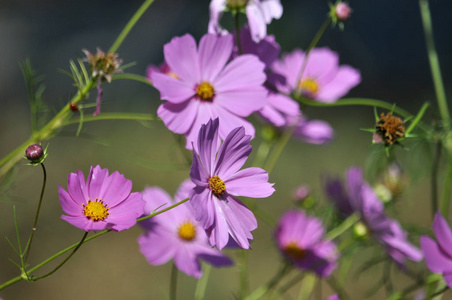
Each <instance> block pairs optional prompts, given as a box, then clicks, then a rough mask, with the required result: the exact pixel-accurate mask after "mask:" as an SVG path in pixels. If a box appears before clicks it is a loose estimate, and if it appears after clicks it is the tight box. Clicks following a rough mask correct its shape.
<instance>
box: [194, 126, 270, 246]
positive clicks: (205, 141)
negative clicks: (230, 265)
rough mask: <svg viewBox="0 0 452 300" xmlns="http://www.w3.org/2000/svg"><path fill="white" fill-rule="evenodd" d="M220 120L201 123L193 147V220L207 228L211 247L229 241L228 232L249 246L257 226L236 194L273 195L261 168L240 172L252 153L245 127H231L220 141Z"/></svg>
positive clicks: (239, 242)
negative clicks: (194, 218) (195, 143)
mask: <svg viewBox="0 0 452 300" xmlns="http://www.w3.org/2000/svg"><path fill="white" fill-rule="evenodd" d="M219 126H220V125H219V120H218V119H215V120H214V121H212V120H210V121H209V122H208V123H207V124H205V125H202V126H201V130H200V131H199V135H198V144H197V147H194V148H195V149H194V150H193V165H192V167H191V172H190V177H191V180H192V181H193V182H194V183H195V184H196V187H195V188H194V189H193V190H192V192H191V194H190V202H191V204H192V206H193V209H194V213H195V217H196V219H197V220H198V221H199V222H200V223H201V225H202V226H203V227H204V229H206V231H207V234H208V236H209V241H210V244H211V245H212V246H217V248H218V249H220V250H221V249H223V247H224V246H225V245H226V244H227V243H228V240H229V235H231V237H232V238H233V239H234V240H235V241H236V242H237V244H239V246H240V247H242V248H245V249H248V248H249V247H250V245H249V241H248V239H252V238H253V236H252V235H251V231H252V230H254V229H256V228H257V221H256V218H255V217H254V215H253V213H252V212H251V211H250V210H249V209H248V208H247V207H246V206H245V205H244V204H243V203H242V202H241V201H240V200H239V199H237V198H236V196H245V197H252V198H265V197H268V196H270V195H271V194H273V192H274V191H275V189H274V188H273V187H272V186H273V184H271V183H268V173H267V172H265V170H263V169H260V168H248V169H244V170H241V171H239V169H240V168H241V167H242V166H243V165H244V164H245V161H246V160H247V158H248V155H249V154H250V153H251V148H252V147H251V145H250V144H249V142H250V140H251V137H250V136H249V135H245V129H244V128H243V127H238V128H235V129H234V130H232V131H231V132H230V133H229V135H228V136H227V137H226V138H225V139H224V142H223V144H221V141H220V139H219V138H218V135H219V133H218V131H219V129H218V127H219Z"/></svg>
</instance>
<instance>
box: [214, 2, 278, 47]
mask: <svg viewBox="0 0 452 300" xmlns="http://www.w3.org/2000/svg"><path fill="white" fill-rule="evenodd" d="M226 9H230V10H236V11H240V10H242V9H244V10H245V11H246V16H247V18H248V24H249V26H250V30H251V35H252V38H253V40H254V41H255V42H259V41H260V40H262V39H263V38H264V37H265V36H266V35H267V24H270V23H271V21H272V19H279V18H281V16H282V13H283V7H282V5H281V2H280V0H248V1H246V0H212V1H211V2H210V21H209V26H208V32H209V33H215V34H218V33H220V34H225V33H226V32H227V31H226V30H224V29H223V28H222V27H221V25H220V19H221V16H222V15H223V12H224V11H225V10H226Z"/></svg>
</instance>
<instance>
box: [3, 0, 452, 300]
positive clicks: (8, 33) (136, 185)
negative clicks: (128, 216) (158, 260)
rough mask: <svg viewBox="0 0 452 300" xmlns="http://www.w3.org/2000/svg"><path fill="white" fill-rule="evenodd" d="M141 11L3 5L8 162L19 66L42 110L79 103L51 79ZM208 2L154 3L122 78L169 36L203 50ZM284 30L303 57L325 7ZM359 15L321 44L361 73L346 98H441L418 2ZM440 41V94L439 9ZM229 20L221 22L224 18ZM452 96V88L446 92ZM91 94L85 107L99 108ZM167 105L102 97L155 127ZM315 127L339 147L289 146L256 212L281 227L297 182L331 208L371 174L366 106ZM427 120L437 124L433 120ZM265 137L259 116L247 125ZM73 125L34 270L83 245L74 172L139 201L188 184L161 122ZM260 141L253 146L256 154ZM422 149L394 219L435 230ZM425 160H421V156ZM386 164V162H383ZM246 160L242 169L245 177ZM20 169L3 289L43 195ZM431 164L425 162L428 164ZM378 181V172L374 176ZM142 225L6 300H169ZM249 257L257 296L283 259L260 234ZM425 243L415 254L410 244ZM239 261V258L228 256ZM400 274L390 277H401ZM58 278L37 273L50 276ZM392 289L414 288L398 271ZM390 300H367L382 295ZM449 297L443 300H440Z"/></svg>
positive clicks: (443, 9) (149, 94)
mask: <svg viewBox="0 0 452 300" xmlns="http://www.w3.org/2000/svg"><path fill="white" fill-rule="evenodd" d="M140 4H141V1H136V0H130V1H119V0H116V1H106V0H101V1H85V0H83V1H51V0H35V1H31V0H27V1H12V0H11V1H8V0H3V1H1V3H0V39H1V41H2V42H1V43H0V71H1V75H0V76H1V80H0V104H1V112H2V117H1V118H0V138H1V144H0V145H1V146H0V157H3V156H5V155H6V154H7V153H9V152H10V151H12V150H13V149H14V148H15V147H17V146H18V145H20V144H21V143H22V142H23V141H25V140H26V139H28V137H29V135H30V117H29V107H28V100H27V93H26V90H25V85H24V81H23V78H22V75H21V72H20V68H19V66H18V62H20V61H23V60H24V59H25V58H27V57H29V58H30V60H31V63H32V65H33V66H34V68H35V69H36V70H37V71H38V73H39V74H42V75H43V76H44V77H45V85H46V91H45V94H44V99H45V100H46V102H47V104H48V105H49V106H50V107H51V112H50V113H51V114H54V113H56V112H57V111H59V109H61V107H63V105H65V104H66V103H67V101H68V99H70V97H71V96H73V95H74V94H75V92H76V89H75V88H74V87H72V86H71V85H72V82H71V80H70V79H69V78H67V77H65V76H64V75H62V74H61V73H59V72H58V71H57V69H58V68H61V69H64V70H69V64H68V62H69V60H70V59H76V58H78V57H83V53H82V52H81V49H83V48H86V49H88V50H90V51H91V52H94V51H95V49H96V47H100V48H102V49H104V50H106V49H108V48H109V47H110V45H111V44H112V42H113V41H114V39H115V38H116V36H117V34H118V33H119V32H120V30H121V29H122V28H123V26H124V25H125V24H126V22H127V21H128V19H129V18H130V17H131V16H132V14H133V13H134V12H135V10H136V9H137V8H138V7H139V5H140ZM208 4H209V1H184V0H165V1H159V0H157V1H156V2H155V3H154V4H153V5H152V6H151V7H150V9H149V11H148V12H147V13H146V14H145V15H144V16H143V18H142V19H141V20H140V21H139V22H138V24H137V25H136V27H135V28H134V29H133V31H132V32H131V33H130V35H129V37H128V38H127V39H126V40H125V43H124V44H123V45H122V46H121V48H120V49H119V50H118V53H119V54H120V57H121V58H122V59H123V60H124V63H129V62H136V65H135V66H134V67H132V68H130V69H129V70H128V72H131V73H137V74H145V70H146V67H147V66H148V65H149V64H160V62H161V61H162V60H163V51H162V49H163V45H164V44H165V43H167V42H169V41H170V40H171V38H172V37H173V36H176V35H182V34H185V33H187V32H188V33H191V34H192V35H194V36H195V37H196V38H197V39H199V37H201V36H202V35H203V34H204V33H205V31H206V28H207V22H208ZM282 4H283V6H284V10H285V11H284V14H283V17H282V19H281V20H276V21H273V23H272V24H271V25H270V26H269V29H268V31H269V32H270V33H272V34H275V36H276V39H277V41H278V42H279V43H280V44H281V48H282V49H283V51H285V52H288V51H291V50H293V49H294V48H296V47H300V48H304V49H305V48H306V47H307V45H308V44H309V43H310V41H311V39H312V38H313V36H314V35H315V32H316V31H317V29H318V28H319V27H320V25H321V24H322V23H323V21H324V19H325V17H326V13H327V11H328V5H327V2H326V1H317V0H315V1H314V0H310V1H284V0H282ZM350 4H351V6H352V7H353V15H352V18H351V20H350V21H349V22H347V23H346V25H345V31H343V32H342V31H340V30H339V29H338V28H334V29H332V28H329V29H328V30H327V32H326V34H325V36H324V37H323V38H322V39H321V40H320V43H319V46H327V47H330V48H331V49H332V50H334V51H337V52H338V53H339V54H340V62H341V64H349V65H351V66H353V67H355V68H357V69H359V70H360V71H361V73H362V79H363V81H362V83H361V84H360V85H359V86H358V87H356V88H355V89H353V90H352V91H351V92H350V93H349V96H351V97H369V98H375V99H382V100H386V101H389V102H394V103H397V105H399V106H401V107H403V108H405V109H407V110H408V111H410V112H412V113H415V112H416V111H417V109H418V108H419V107H420V106H421V104H422V103H423V102H425V101H434V99H435V95H434V91H433V87H432V81H431V77H430V71H429V65H428V61H427V57H426V51H425V45H424V39H423V33H422V26H421V21H420V14H419V8H418V4H417V2H416V1H410V3H408V1H351V3H350ZM431 5H432V15H433V21H434V24H433V25H434V29H435V35H436V36H435V37H436V42H437V47H438V54H439V58H440V61H441V64H442V70H443V76H444V81H445V86H446V88H448V87H450V86H451V82H452V73H451V72H450V71H449V70H450V69H451V67H452V59H451V56H450V55H448V54H449V53H450V52H451V47H452V40H451V39H450V31H449V29H450V27H451V21H450V18H449V17H448V11H450V9H451V8H452V5H451V4H450V3H443V2H439V1H433V2H432V4H431ZM229 17H230V16H229V15H225V19H226V22H227V18H229ZM448 92H449V93H448V94H450V88H448ZM94 99H95V91H93V92H92V93H91V95H90V101H92V102H93V101H94ZM160 103H161V101H160V100H159V93H158V92H157V91H156V90H154V89H153V88H152V87H149V86H146V85H144V84H140V83H137V82H129V81H115V82H114V83H113V84H110V85H105V86H104V98H103V104H102V111H103V112H112V111H122V112H140V113H149V114H151V115H156V109H157V107H158V105H159V104H160ZM304 113H306V114H307V115H308V116H309V117H311V118H320V119H325V120H327V121H328V122H330V123H331V125H332V126H333V127H334V128H335V140H334V141H333V143H331V144H330V145H328V146H314V145H308V144H304V143H301V142H300V141H297V140H292V141H290V142H289V145H288V146H287V148H286V149H285V150H284V153H283V155H282V156H281V158H280V160H279V162H278V164H277V166H276V168H275V169H274V171H273V172H272V173H271V174H270V181H271V182H275V188H276V190H277V192H276V193H275V194H274V195H273V196H271V197H270V198H268V199H261V200H257V203H258V204H259V205H260V206H261V207H262V209H264V210H266V211H267V212H270V213H271V214H272V215H273V216H274V217H275V218H278V217H279V216H281V214H282V213H283V212H284V211H286V210H287V209H289V208H292V207H293V200H292V192H293V190H294V189H295V188H296V186H297V185H299V184H308V185H309V186H310V187H311V188H312V189H313V190H314V196H315V197H316V200H317V201H321V202H324V201H325V197H324V194H323V192H322V188H321V187H322V181H321V179H322V176H323V177H324V176H326V175H330V174H334V175H339V176H343V173H344V171H345V170H346V168H348V167H349V166H352V165H357V166H361V167H364V166H365V163H366V158H367V157H368V156H369V154H370V153H380V154H381V148H382V147H378V146H371V143H370V141H371V134H369V133H366V132H364V131H360V130H359V128H367V127H372V126H373V125H374V123H375V121H374V117H373V111H372V109H371V108H358V107H343V108H334V109H327V108H325V109H321V108H306V109H305V110H304ZM426 118H427V119H431V118H435V113H430V112H429V113H428V115H427V116H426ZM251 120H252V121H253V122H255V123H256V124H257V126H258V127H260V125H259V122H257V118H251ZM76 130H77V127H76V126H75V125H74V126H69V127H65V128H63V129H62V130H61V132H60V134H59V136H58V137H57V138H54V139H52V140H51V141H50V147H49V152H50V155H49V157H48V159H47V160H46V167H47V171H48V185H47V190H46V194H45V199H44V204H43V207H42V212H41V216H40V221H39V224H38V231H37V233H36V236H35V240H34V245H33V251H32V253H31V256H30V263H31V265H35V264H37V263H39V262H41V261H42V260H44V259H46V258H47V257H49V256H50V255H51V254H53V253H55V252H57V251H59V250H61V249H63V248H65V247H67V246H68V245H70V244H73V243H75V242H77V241H78V240H79V239H80V238H81V237H82V234H83V232H81V231H80V230H78V229H77V228H74V227H73V226H71V225H69V224H68V223H66V222H64V221H62V220H61V219H60V216H61V213H62V211H61V207H60V205H59V202H58V193H57V191H58V186H57V185H58V184H59V185H61V186H63V187H64V188H66V184H67V175H68V174H69V173H71V172H74V171H76V170H82V171H83V172H84V173H85V174H86V173H87V172H88V171H89V167H90V166H91V165H97V164H100V165H101V166H102V167H103V168H108V169H110V171H113V170H119V171H120V172H121V173H123V174H124V175H125V176H126V178H128V179H131V180H132V181H133V190H134V191H141V190H143V188H144V187H145V186H148V185H149V186H154V185H158V186H160V187H162V188H164V189H165V190H167V191H168V192H169V193H170V194H174V192H175V191H176V189H177V187H178V186H179V183H180V182H181V181H182V180H183V179H185V178H187V177H188V175H189V168H188V167H187V166H186V164H185V161H184V158H183V154H182V151H181V149H180V147H179V145H178V143H177V137H175V136H174V135H173V134H172V133H171V132H169V131H168V130H167V129H166V128H165V127H164V125H163V123H161V122H160V121H154V122H150V123H144V124H143V123H138V122H134V121H99V122H92V123H86V124H85V125H84V129H83V131H82V134H81V136H80V137H76V136H75V132H76ZM259 142H260V139H259V137H257V138H256V139H255V140H254V141H253V142H252V144H253V146H254V147H255V148H257V147H258V145H259ZM422 147H423V146H420V144H419V143H417V142H413V143H409V148H410V151H403V150H401V149H398V150H397V157H398V158H400V159H402V160H404V162H407V163H412V164H414V165H417V166H418V168H409V167H408V166H407V169H408V170H409V171H411V177H413V178H416V180H415V181H412V182H411V184H410V186H409V190H408V191H407V192H405V193H404V194H403V196H402V200H401V201H400V202H399V203H397V204H396V205H395V208H394V209H393V211H392V214H393V216H394V215H396V216H397V217H399V219H400V220H402V222H403V224H409V225H417V226H424V227H425V228H427V229H428V228H429V227H430V224H431V212H430V204H429V193H430V188H429V185H428V178H426V177H425V176H423V175H425V174H422V173H427V174H428V172H429V170H428V169H427V168H428V161H429V160H431V149H430V148H431V147H429V145H427V146H426V147H425V148H426V149H427V150H426V151H424V150H422ZM421 150H422V151H421ZM383 160H384V159H383ZM251 161H252V158H251V159H250V161H249V162H248V164H247V166H249V165H250V163H251ZM24 163H25V161H23V162H22V163H21V164H20V165H19V166H18V167H17V173H16V177H15V181H14V183H13V186H12V187H11V189H10V190H9V191H8V193H7V194H5V195H2V198H1V202H0V281H1V282H4V281H6V280H8V279H10V278H12V277H14V276H17V275H18V270H17V268H16V267H15V266H14V265H13V264H12V263H10V262H9V261H8V258H12V259H16V256H15V254H14V252H13V251H12V250H11V248H10V246H9V245H8V243H7V242H6V240H5V238H4V237H6V236H7V237H9V238H10V239H12V240H14V237H15V231H14V225H13V205H15V206H16V210H17V218H18V220H19V229H20V233H21V236H22V240H23V241H25V239H26V237H27V236H28V234H29V230H30V228H31V225H32V220H33V216H34V211H35V208H36V205H37V201H38V197H39V192H40V188H41V180H42V172H41V170H40V168H39V167H38V168H32V167H29V166H25V165H23V164H24ZM424 163H425V164H424ZM368 171H371V170H368ZM140 232H141V230H140V228H138V227H136V228H133V229H131V230H128V231H126V232H121V233H110V234H108V235H105V236H103V237H101V238H98V239H96V240H94V241H92V242H89V243H87V244H86V245H84V246H83V247H82V248H81V249H80V250H79V252H78V253H77V254H76V255H75V256H74V257H73V258H72V259H71V260H70V261H69V262H68V263H67V264H66V265H65V266H64V267H63V268H62V269H61V270H59V271H58V272H57V273H56V274H55V275H53V276H51V277H49V278H47V279H44V280H42V281H39V282H36V283H26V282H19V283H17V284H15V285H13V286H11V287H10V288H8V289H6V290H4V291H1V292H0V297H3V299H7V300H9V299H99V298H100V299H104V298H109V299H164V297H165V295H166V293H167V291H168V286H169V276H170V264H167V265H164V266H158V267H154V266H150V265H149V264H147V262H146V260H145V259H144V257H143V256H142V255H141V254H140V253H139V252H138V245H137V243H136V239H137V237H138V235H139V234H140ZM253 235H254V242H253V244H252V248H253V249H252V250H251V251H249V252H250V253H249V254H250V255H249V272H250V274H251V276H250V279H249V283H250V289H251V290H253V289H255V288H257V287H258V286H260V285H261V284H263V283H265V282H267V280H268V279H270V278H271V277H272V276H273V275H274V274H275V272H276V271H277V270H278V268H279V262H280V257H279V253H278V251H277V250H276V249H275V243H274V241H273V228H271V227H270V226H268V225H266V224H265V223H264V222H259V228H258V229H257V230H256V231H254V232H253ZM415 244H416V245H418V242H417V241H415ZM226 252H227V253H228V254H229V255H230V256H231V257H232V258H237V256H238V254H237V252H236V251H226ZM373 255H375V251H373V250H369V251H363V253H362V255H361V256H362V257H361V256H360V257H358V258H357V260H356V261H354V262H353V266H352V269H351V271H350V272H349V276H348V280H347V284H346V289H347V291H348V293H349V295H350V296H351V298H352V299H363V298H364V296H365V295H366V292H367V291H369V290H370V289H371V287H372V286H373V285H374V284H375V283H376V281H377V280H378V279H379V278H380V276H381V273H382V269H381V267H377V268H372V269H370V270H369V271H367V272H366V273H364V274H358V273H357V268H358V267H359V265H360V261H361V262H362V261H366V260H368V259H370V258H371V257H372V256H373ZM394 269H395V268H394ZM46 270H50V268H43V269H41V270H40V271H39V272H38V273H37V274H38V275H39V274H43V273H44V272H45V271H46ZM393 278H395V280H394V283H395V286H396V287H405V286H406V285H408V284H409V283H410V281H409V280H408V279H407V277H405V276H404V275H401V273H400V272H398V271H396V270H395V271H394V272H393ZM195 283H196V282H195V280H194V279H192V278H190V277H188V276H185V275H184V274H181V275H180V276H179V290H178V296H179V298H180V299H191V298H192V297H193V292H194V288H195ZM237 287H238V268H237V267H233V268H226V269H214V270H213V271H212V273H211V277H210V279H209V284H208V287H207V293H206V299H212V298H214V297H215V298H217V299H234V297H235V293H236V291H237ZM299 289H300V286H299V285H297V286H295V287H294V288H293V289H291V290H290V292H289V294H288V296H287V297H286V299H296V296H297V295H298V292H299ZM321 291H322V293H323V294H322V295H323V296H324V297H326V296H327V295H329V294H330V293H332V292H331V289H330V288H329V287H328V285H327V284H326V283H322V285H321V286H319V287H318V288H317V290H316V292H315V294H314V296H313V298H312V299H320V293H321ZM385 295H386V294H385V293H384V291H383V289H382V290H380V291H379V292H377V294H375V295H373V296H372V297H370V298H369V299H382V298H384V297H385ZM446 297H447V296H446Z"/></svg>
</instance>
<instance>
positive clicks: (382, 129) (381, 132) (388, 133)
mask: <svg viewBox="0 0 452 300" xmlns="http://www.w3.org/2000/svg"><path fill="white" fill-rule="evenodd" d="M404 136H405V124H404V122H403V121H402V119H400V118H399V117H396V116H393V115H392V113H390V112H388V113H386V114H384V113H381V114H380V120H378V122H377V124H376V125H375V134H374V137H373V142H374V143H383V144H384V145H385V146H386V147H388V146H392V145H394V144H398V141H399V140H400V139H401V138H403V137H404Z"/></svg>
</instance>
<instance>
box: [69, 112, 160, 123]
mask: <svg viewBox="0 0 452 300" xmlns="http://www.w3.org/2000/svg"><path fill="white" fill-rule="evenodd" d="M101 120H136V121H138V120H141V121H155V120H157V118H155V117H154V116H152V115H150V114H139V113H121V112H117V113H101V114H99V115H97V116H91V115H90V116H85V117H83V122H92V121H101ZM80 121H81V118H73V119H71V120H68V121H66V122H64V123H63V124H62V125H61V126H67V125H71V124H78V123H79V122H80Z"/></svg>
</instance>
